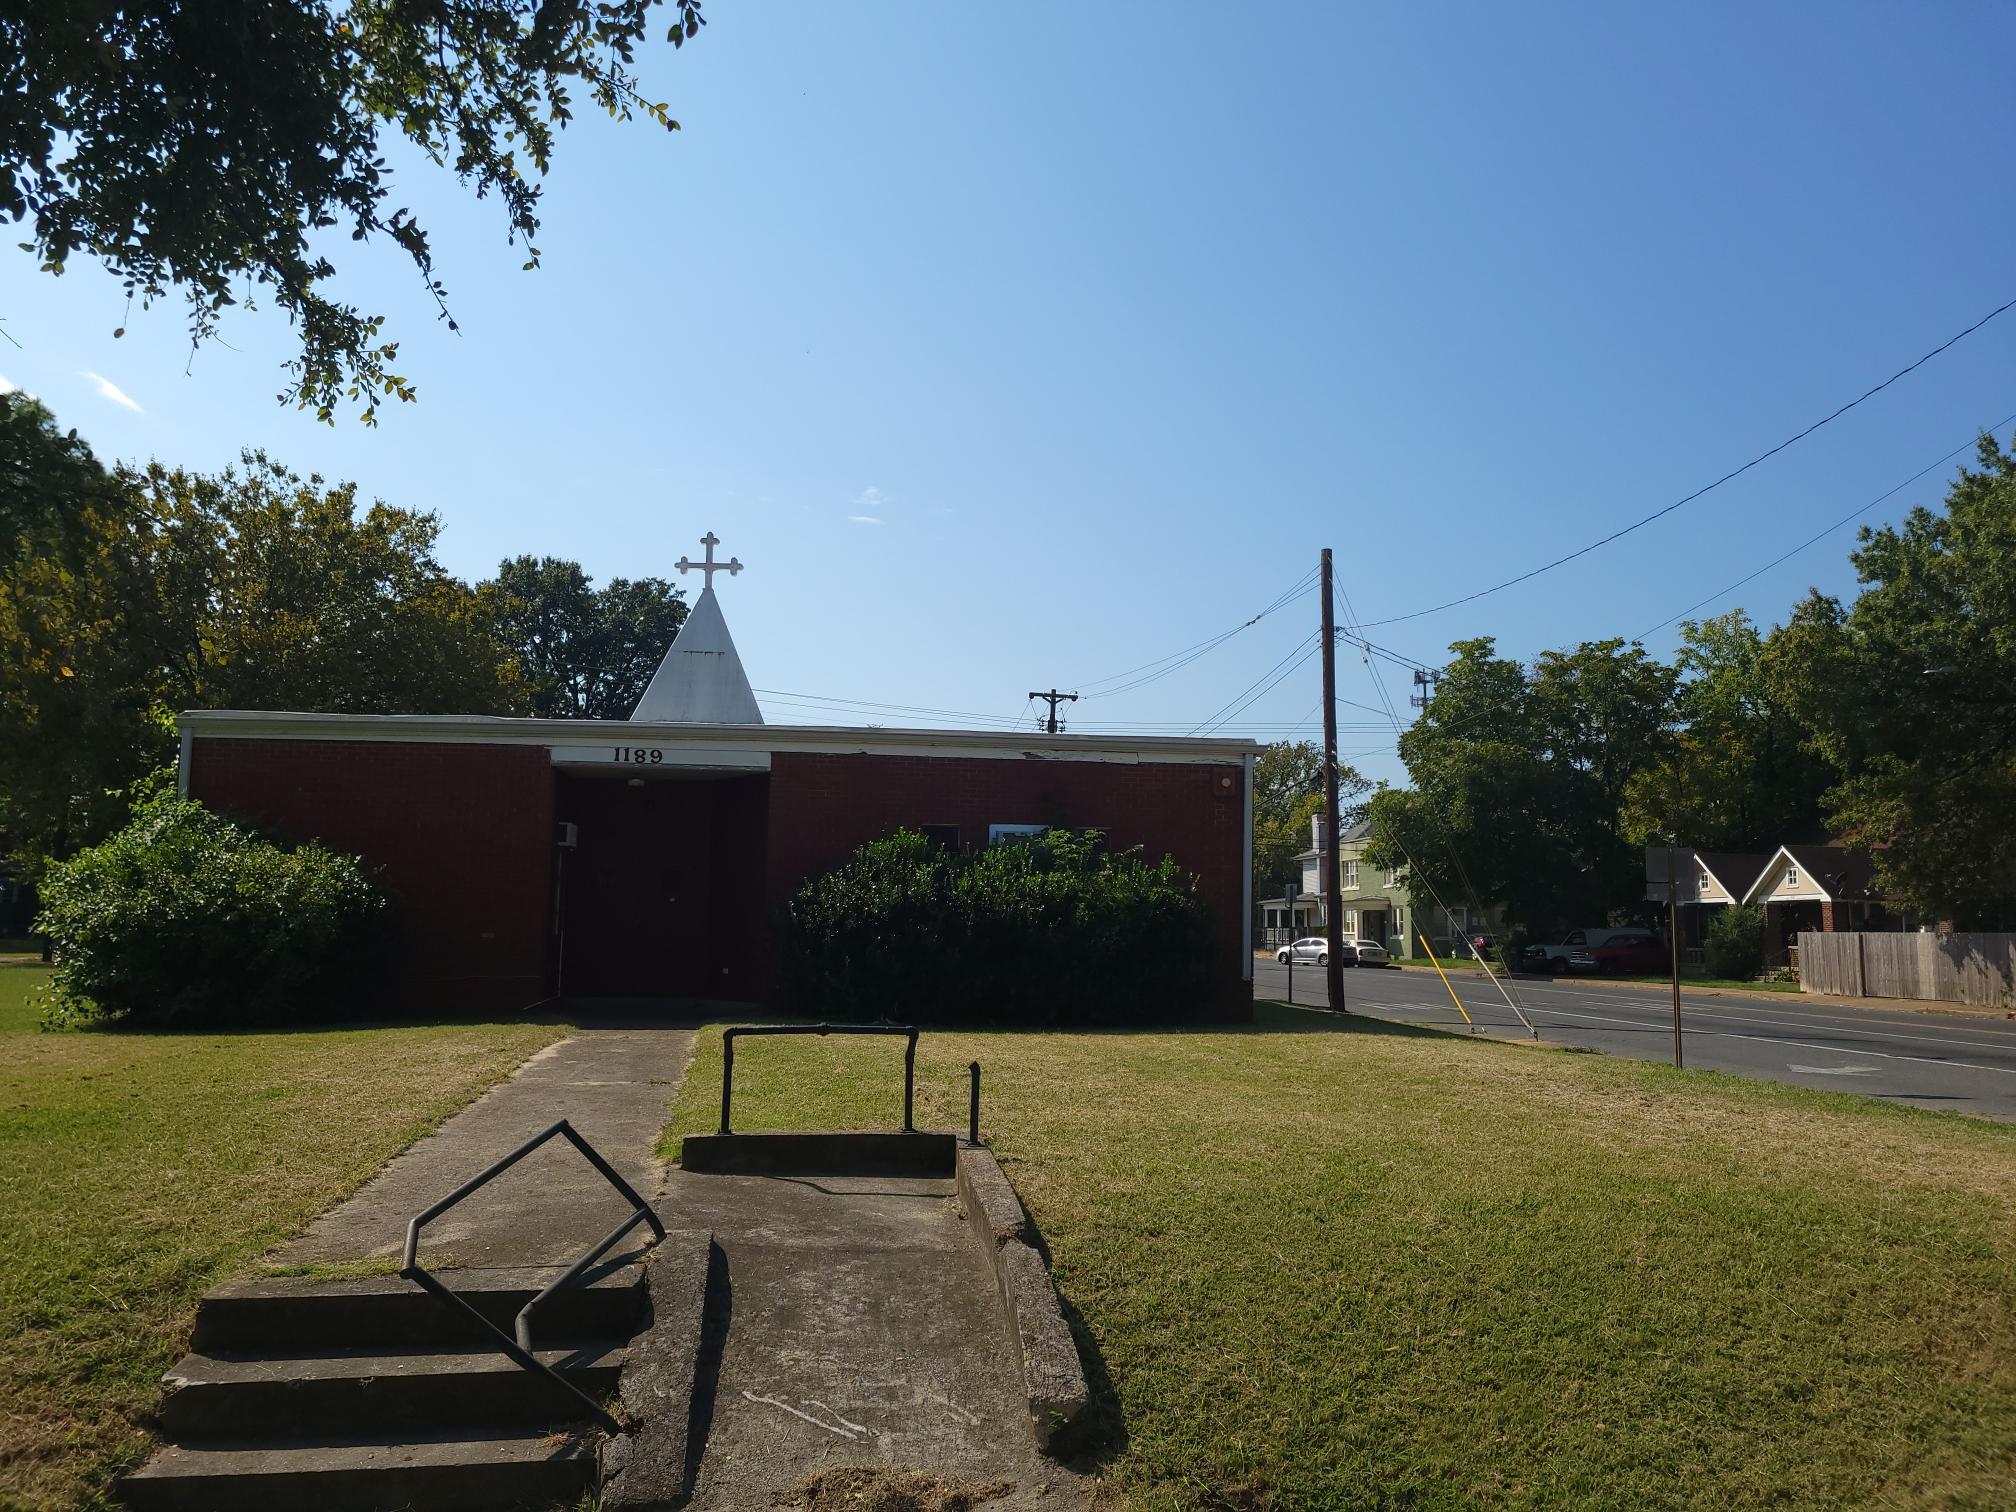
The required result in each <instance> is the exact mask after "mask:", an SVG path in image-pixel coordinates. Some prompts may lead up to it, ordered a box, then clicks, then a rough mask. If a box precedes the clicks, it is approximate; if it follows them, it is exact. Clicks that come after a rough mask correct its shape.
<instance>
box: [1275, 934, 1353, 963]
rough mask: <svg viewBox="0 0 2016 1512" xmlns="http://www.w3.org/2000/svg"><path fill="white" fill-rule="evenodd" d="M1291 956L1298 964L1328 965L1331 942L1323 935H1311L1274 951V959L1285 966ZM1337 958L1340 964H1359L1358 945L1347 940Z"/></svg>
mask: <svg viewBox="0 0 2016 1512" xmlns="http://www.w3.org/2000/svg"><path fill="white" fill-rule="evenodd" d="M1291 956H1292V957H1293V958H1294V960H1295V963H1296V964H1297V965H1298V966H1300V965H1310V964H1313V965H1317V966H1327V965H1329V964H1330V942H1329V941H1328V940H1326V939H1324V938H1323V936H1321V935H1310V936H1309V937H1308V938H1307V939H1303V940H1297V941H1296V942H1295V943H1294V944H1293V945H1284V946H1282V947H1281V948H1280V949H1279V950H1277V951H1275V952H1274V959H1275V960H1277V961H1279V962H1280V963H1281V964H1282V965H1283V966H1286V965H1287V964H1288V961H1289V958H1290V957H1291ZM1337 960H1338V963H1339V964H1340V965H1344V966H1356V965H1357V964H1358V951H1357V947H1356V945H1355V944H1354V943H1353V942H1352V941H1350V940H1346V941H1345V942H1344V948H1343V950H1342V951H1341V952H1340V953H1339V954H1338V957H1337Z"/></svg>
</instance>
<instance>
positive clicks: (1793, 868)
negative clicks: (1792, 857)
mask: <svg viewBox="0 0 2016 1512" xmlns="http://www.w3.org/2000/svg"><path fill="white" fill-rule="evenodd" d="M1798 885H1799V863H1798V862H1797V861H1787V862H1786V863H1785V890H1786V891H1787V892H1790V891H1791V890H1792V889H1793V888H1795V887H1797V886H1798Z"/></svg>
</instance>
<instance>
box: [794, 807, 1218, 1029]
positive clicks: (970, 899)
mask: <svg viewBox="0 0 2016 1512" xmlns="http://www.w3.org/2000/svg"><path fill="white" fill-rule="evenodd" d="M781 943H782V957H783V964H784V974H785V981H786V984H787V987H788V989H789V991H790V993H791V998H792V1002H793V1006H794V1007H795V1008H797V1009H798V1010H800V1011H803V1012H806V1013H810V1014H815V1015H817V1016H818V1017H821V1018H834V1019H905V1020H907V1019H927V1020H932V1021H936V1022H946V1021H964V1022H979V1023H1008V1024H1085V1023H1148V1022H1163V1023H1166V1022H1170V1021H1173V1020H1182V1019H1194V1018H1197V1017H1200V1016H1201V1015H1203V1014H1204V1013H1205V1012H1206V1011H1207V1010H1208V1009H1209V1008H1210V1006H1211V1004H1210V1001H1209V999H1210V990H1211V962H1212V955H1213V940H1212V928H1211V919H1210V916H1209V913H1208V911H1207V910H1206V908H1205V905H1204V902H1203V900H1202V899H1201V898H1199V897H1198V895H1197V889H1196V880H1195V879H1194V878H1192V877H1189V876H1187V875H1185V874H1184V873H1183V872H1182V870H1181V869H1180V868H1178V867H1177V865H1176V863H1175V862H1174V861H1173V860H1170V859H1169V858H1168V857H1164V858H1163V859H1162V861H1161V862H1160V863H1158V864H1155V865H1150V864H1148V863H1147V862H1146V861H1144V860H1143V859H1142V858H1141V855H1140V853H1139V852H1138V851H1128V852H1124V853H1118V854H1116V853H1114V852H1112V851H1109V850H1107V849H1106V848H1105V847H1104V846H1103V845H1102V844H1101V843H1100V840H1099V837H1098V835H1097V834H1096V833H1093V832H1090V831H1088V832H1085V833H1075V832H1072V831H1069V830H1051V831H1049V832H1048V833H1046V834H1044V835H1041V836H1038V837H1035V838H1032V839H1029V840H1026V841H1020V842H1016V843H1013V844H1007V845H995V846H990V847H988V848H986V849H984V850H962V851H947V850H943V849H941V848H939V847H938V846H936V845H934V844H932V843H931V842H930V841H928V840H926V839H925V838H924V837H923V836H922V835H918V834H913V833H911V832H910V831H907V830H902V831H898V832H897V833H896V834H895V835H893V836H891V837H890V838H888V839H886V840H877V841H873V842H871V843H870V844H868V845H864V846H862V847H861V849H860V850H858V851H856V852H855V854H854V856H853V857H852V859H850V860H849V861H848V862H847V863H846V864H845V865H843V866H841V867H840V868H839V869H838V870H836V871H833V872H830V873H828V874H827V875H826V876H823V877H817V878H814V879H813V880H812V881H810V882H807V883H806V884H805V885H804V886H803V887H802V888H800V889H799V891H798V893H797V895H796V896H795V897H794V898H792V900H791V902H790V904H789V905H788V906H787V908H786V911H785V917H784V921H783V925H782V942H781Z"/></svg>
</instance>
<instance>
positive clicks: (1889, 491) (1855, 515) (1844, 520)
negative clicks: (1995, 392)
mask: <svg viewBox="0 0 2016 1512" xmlns="http://www.w3.org/2000/svg"><path fill="white" fill-rule="evenodd" d="M2011 424H2016V415H2005V416H2004V417H2003V418H2002V419H2000V420H1998V421H1996V422H1995V425H1994V427H1993V429H1992V431H1991V434H1992V433H1997V432H2000V431H2001V430H2002V429H2003V428H2004V427H2005V426H2008V425H2011ZM1977 439H1978V437H1977ZM1974 444H1975V442H1974V441H1971V440H1970V441H1963V442H1961V443H1960V444H1959V445H1958V446H1956V447H1954V448H1953V450H1951V451H1949V452H1948V453H1946V455H1945V456H1943V457H1941V458H1940V459H1939V460H1938V461H1937V462H1928V463H1927V464H1926V465H1925V466H1923V467H1921V468H1919V469H1918V471H1916V472H1915V473H1913V474H1911V476H1910V477H1908V478H1906V479H1905V480H1904V481H1903V482H1902V483H1899V484H1897V485H1896V486H1895V487H1894V488H1886V489H1885V490H1884V491H1883V492H1882V493H1880V494H1878V495H1876V497H1875V498H1873V499H1871V500H1870V501H1869V502H1868V503H1867V504H1864V505H1863V506H1862V507H1861V508H1860V509H1856V510H1852V511H1850V512H1849V513H1847V514H1845V515H1843V516H1841V518H1840V519H1838V520H1836V521H1835V522H1834V523H1833V524H1832V525H1829V526H1827V527H1825V528H1824V529H1822V530H1820V531H1818V532H1816V533H1815V534H1813V535H1810V536H1808V537H1807V538H1806V539H1805V540H1803V541H1801V542H1800V543H1799V544H1798V545H1797V546H1794V547H1793V548H1792V549H1791V550H1790V551H1788V552H1786V553H1785V554H1784V555H1783V556H1781V557H1774V558H1772V560H1770V561H1768V562H1766V563H1765V564H1764V565H1763V566H1762V567H1759V568H1758V569H1757V570H1756V571H1755V572H1753V573H1751V574H1749V576H1747V577H1740V578H1738V579H1737V580H1736V581H1735V582H1733V583H1731V584H1730V585H1729V586H1728V587H1727V588H1719V589H1717V590H1716V591H1715V592H1713V593H1711V594H1709V595H1708V597H1706V598H1704V599H1702V600H1701V601H1700V602H1699V603H1694V604H1689V605H1688V606H1687V607H1686V608H1685V609H1682V610H1681V611H1680V612H1679V613H1678V614H1676V615H1673V616H1671V617H1670V618H1668V619H1663V620H1661V621H1659V623H1658V624H1656V625H1654V626H1653V627H1652V628H1651V629H1650V630H1642V631H1640V632H1639V633H1638V634H1637V635H1635V636H1633V637H1632V639H1633V640H1641V641H1642V640H1643V639H1645V637H1646V636H1648V635H1657V634H1658V633H1659V632H1660V631H1661V630H1664V629H1665V628H1666V627H1667V626H1668V625H1671V624H1674V623H1676V622H1677V621H1679V620H1683V619H1685V618H1686V617H1687V616H1688V615H1690V614H1692V613H1693V612H1694V611H1695V610H1696V609H1701V608H1705V607H1706V606H1708V605H1709V604H1712V603H1714V602H1715V601H1716V600H1717V599H1719V598H1722V597H1723V596H1724V595H1726V594H1731V593H1734V592H1735V591H1736V590H1737V589H1738V588H1741V587H1742V586H1743V585H1744V584H1745V583H1749V582H1754V581H1755V580H1756V579H1758V578H1760V577H1762V576H1763V575H1764V574H1765V573H1767V572H1769V571H1770V570H1771V569H1772V568H1773V567H1777V566H1780V565H1781V564H1783V563H1785V562H1789V561H1791V560H1792V558H1794V557H1795V556H1797V555H1799V553H1800V552H1802V551H1804V550H1805V549H1806V548H1807V547H1809V546H1814V545H1817V544H1819V543H1820V542H1821V541H1823V540H1825V539H1826V538H1827V537H1828V536H1830V535H1832V534H1834V532H1835V531H1837V530H1839V529H1840V528H1841V527H1842V526H1843V525H1847V524H1851V523H1853V522H1854V521H1856V520H1858V519H1860V518H1861V517H1862V516H1863V515H1865V514H1867V513H1869V511H1870V510H1872V509H1874V508H1875V507H1876V506H1877V505H1878V504H1881V503H1882V502H1883V501H1884V500H1886V499H1888V498H1890V497H1891V496H1892V495H1893V494H1899V493H1902V492H1903V491H1904V490H1905V489H1907V488H1909V487H1910V486H1911V485H1912V484H1913V483H1916V482H1917V481H1918V480H1919V479H1920V478H1922V477H1924V476H1925V474H1927V473H1929V472H1931V471H1932V470H1933V469H1934V468H1935V467H1943V466H1945V465H1946V464H1947V463H1948V462H1951V461H1952V460H1953V459H1954V458H1955V457H1957V456H1959V455H1960V453H1962V452H1964V451H1966V450H1967V448H1968V447H1970V446H1973V445H1974Z"/></svg>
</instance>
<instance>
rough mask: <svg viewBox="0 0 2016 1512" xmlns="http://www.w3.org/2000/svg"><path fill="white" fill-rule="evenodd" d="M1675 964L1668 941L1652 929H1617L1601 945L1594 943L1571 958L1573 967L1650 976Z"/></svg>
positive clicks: (1606, 974) (1625, 974) (1612, 974)
mask: <svg viewBox="0 0 2016 1512" xmlns="http://www.w3.org/2000/svg"><path fill="white" fill-rule="evenodd" d="M1672 964H1673V958H1672V956H1671V954H1670V953H1669V952H1668V951H1667V949H1666V942H1665V941H1664V940H1662V939H1660V938H1659V936H1657V935H1656V934H1654V933H1652V931H1651V930H1649V929H1613V930H1611V931H1610V937H1609V938H1608V939H1606V940H1605V941H1604V942H1603V943H1602V944H1601V945H1591V946H1590V947H1588V948H1587V949H1586V950H1582V951H1578V952H1576V954H1574V955H1572V956H1570V957H1569V958H1568V968H1569V970H1571V971H1596V972H1601V973H1602V974H1603V975H1605V976H1649V975H1651V974H1652V973H1653V972H1657V971H1665V970H1667V969H1668V968H1669V967H1670V966H1671V965H1672Z"/></svg>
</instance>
